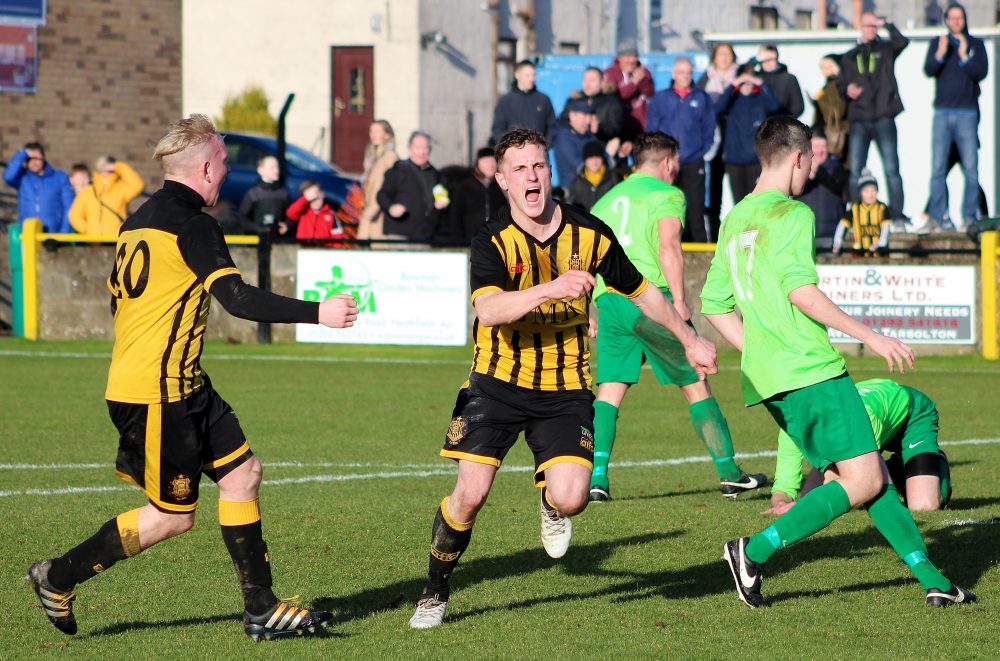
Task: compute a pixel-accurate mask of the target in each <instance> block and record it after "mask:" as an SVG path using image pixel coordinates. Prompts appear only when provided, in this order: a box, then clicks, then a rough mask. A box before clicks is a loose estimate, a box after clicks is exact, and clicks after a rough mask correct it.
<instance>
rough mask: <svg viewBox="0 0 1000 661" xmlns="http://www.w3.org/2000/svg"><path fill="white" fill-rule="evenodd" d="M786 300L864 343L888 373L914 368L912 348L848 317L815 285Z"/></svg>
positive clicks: (804, 286) (790, 293) (807, 314)
mask: <svg viewBox="0 0 1000 661" xmlns="http://www.w3.org/2000/svg"><path fill="white" fill-rule="evenodd" d="M788 300H789V301H791V302H792V305H794V306H795V307H797V308H798V309H799V310H801V311H802V313H803V314H805V315H806V316H808V317H809V318H811V319H815V320H816V321H818V322H819V323H821V324H823V325H825V326H827V327H829V328H835V329H836V330H839V331H840V332H841V333H844V334H846V335H850V336H851V337H853V338H854V339H856V340H860V341H861V342H863V343H864V345H865V346H866V347H868V349H869V350H870V351H873V352H875V353H876V354H878V355H879V356H882V357H883V358H884V359H885V362H886V365H888V367H889V372H890V373H891V372H894V371H895V370H896V369H899V371H900V372H905V371H906V367H907V366H909V367H910V368H912V367H913V361H914V355H913V349H911V348H910V347H908V346H907V345H905V344H903V343H902V342H900V341H899V340H897V339H894V338H891V337H886V336H885V335H880V334H879V333H876V332H875V331H873V330H872V329H871V328H868V326H865V325H864V324H862V323H861V322H860V321H858V320H856V319H854V318H852V317H850V316H848V314H847V313H846V312H844V311H843V310H841V309H840V308H839V307H837V305H836V304H835V303H834V302H833V301H831V300H830V299H829V298H827V296H826V294H824V293H823V292H822V291H820V289H819V287H817V286H816V285H803V286H802V287H799V288H797V289H794V290H792V291H791V292H789V294H788Z"/></svg>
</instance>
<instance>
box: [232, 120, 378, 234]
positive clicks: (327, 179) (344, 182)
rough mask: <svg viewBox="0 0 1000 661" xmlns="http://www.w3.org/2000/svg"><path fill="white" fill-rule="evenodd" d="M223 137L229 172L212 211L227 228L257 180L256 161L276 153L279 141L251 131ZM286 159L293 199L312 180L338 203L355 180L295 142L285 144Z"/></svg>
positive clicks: (287, 175) (290, 191) (288, 181)
mask: <svg viewBox="0 0 1000 661" xmlns="http://www.w3.org/2000/svg"><path fill="white" fill-rule="evenodd" d="M224 137H225V141H226V147H227V148H228V149H229V162H228V164H229V175H228V176H227V177H226V181H225V182H224V183H223V184H222V191H221V192H220V193H219V205H217V208H216V209H215V210H213V211H214V215H215V216H216V217H217V218H219V221H220V222H222V223H223V226H224V227H226V226H228V225H230V224H231V223H232V222H233V221H235V218H234V216H235V210H236V209H237V208H239V206H240V201H241V200H242V199H243V195H244V194H245V193H246V192H247V191H248V190H250V189H251V188H253V186H254V184H256V183H257V161H258V160H260V158H261V157H263V156H277V155H278V141H277V140H275V139H274V138H272V137H269V136H263V135H253V134H250V133H225V134H224ZM285 162H286V165H287V174H286V176H285V187H286V188H287V189H288V195H289V197H290V198H291V199H292V200H294V199H296V198H297V197H298V196H299V185H300V184H302V182H303V181H306V180H312V181H315V182H317V183H318V184H319V185H320V187H321V188H322V189H323V194H324V195H325V196H326V197H327V199H328V200H329V201H330V202H331V203H332V204H335V205H339V204H342V203H343V201H344V199H345V198H346V197H347V191H348V189H349V188H350V187H351V185H352V184H355V183H358V182H357V180H356V179H353V178H351V177H347V176H344V175H342V174H341V173H340V172H339V171H337V169H336V168H334V167H333V166H332V165H330V164H329V163H327V162H326V161H324V160H323V159H321V158H319V157H318V156H314V155H313V154H311V153H309V152H308V151H306V150H305V149H303V148H302V147H299V146H297V145H293V144H290V143H286V145H285Z"/></svg>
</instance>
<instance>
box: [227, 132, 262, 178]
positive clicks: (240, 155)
mask: <svg viewBox="0 0 1000 661" xmlns="http://www.w3.org/2000/svg"><path fill="white" fill-rule="evenodd" d="M226 148H227V149H228V150H229V167H231V168H239V169H243V170H255V169H257V161H258V160H259V159H261V158H263V157H264V156H267V152H265V151H264V150H263V149H261V148H260V147H257V146H256V145H251V144H249V143H246V142H240V141H237V140H234V139H232V138H229V139H228V140H226Z"/></svg>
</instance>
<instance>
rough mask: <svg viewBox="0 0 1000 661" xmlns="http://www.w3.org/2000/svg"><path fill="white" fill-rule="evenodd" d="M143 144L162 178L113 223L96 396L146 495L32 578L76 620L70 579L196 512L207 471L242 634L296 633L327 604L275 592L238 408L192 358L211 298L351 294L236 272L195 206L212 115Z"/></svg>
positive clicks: (249, 307)
mask: <svg viewBox="0 0 1000 661" xmlns="http://www.w3.org/2000/svg"><path fill="white" fill-rule="evenodd" d="M153 156H154V158H155V159H157V160H159V161H160V162H161V164H162V165H163V170H164V180H165V181H164V184H163V188H162V189H160V190H159V191H157V192H156V193H155V194H153V196H152V197H151V198H150V199H149V200H148V201H147V202H146V203H145V204H143V205H142V207H140V208H139V209H138V210H137V211H136V212H135V213H134V214H132V216H130V217H129V219H128V220H127V221H126V222H125V224H124V225H122V228H121V233H120V234H119V237H118V243H117V246H116V250H115V264H114V267H113V269H112V271H111V276H110V277H109V278H108V288H109V289H110V290H111V295H112V302H111V304H112V310H113V312H114V317H115V346H114V350H113V353H112V358H111V369H110V371H109V374H108V386H107V390H106V393H105V398H106V399H107V402H108V411H109V412H110V414H111V420H112V421H113V422H114V424H115V427H117V429H118V431H119V434H120V441H119V447H118V458H117V461H116V462H115V467H116V471H115V472H116V474H117V475H118V476H119V477H121V478H123V479H125V480H127V481H128V482H130V483H132V484H135V485H136V486H138V487H139V488H141V489H142V490H143V491H144V492H145V495H146V497H147V498H148V499H149V503H148V504H147V505H145V506H143V507H140V508H137V509H133V510H131V511H128V512H125V513H123V514H119V515H118V516H117V517H115V518H113V519H111V520H109V521H108V522H107V523H105V524H104V525H103V526H102V527H101V528H100V530H98V531H97V533H96V534H95V535H94V536H92V537H90V538H89V539H87V540H85V541H84V542H83V543H81V544H79V545H78V546H76V547H74V548H72V549H71V550H69V551H68V552H67V553H66V554H65V555H63V556H61V557H58V558H54V559H51V560H43V561H40V562H36V563H35V564H33V565H32V566H31V568H30V569H29V570H28V578H29V579H30V581H31V585H32V587H33V588H34V590H35V593H36V594H37V595H38V597H39V599H40V600H41V602H42V607H43V608H44V610H45V613H46V615H47V616H48V618H49V620H50V621H51V622H52V624H53V625H54V626H55V627H56V628H57V629H59V630H60V631H62V632H63V633H66V634H70V635H72V634H75V633H76V630H77V625H76V619H75V617H74V616H73V601H74V599H75V598H76V592H75V587H76V585H77V584H79V583H82V582H84V581H86V580H87V579H89V578H91V577H93V576H95V575H96V574H98V573H100V572H103V571H105V570H107V569H108V568H110V567H111V566H112V565H113V564H115V563H116V562H118V561H119V560H124V559H125V558H129V557H132V556H134V555H136V554H138V553H139V552H140V551H143V550H145V549H147V548H149V547H150V546H152V545H154V544H157V543H158V542H161V541H163V540H165V539H169V538H170V537H174V536H176V535H179V534H181V533H184V532H186V531H188V530H189V529H190V528H191V526H192V525H193V524H194V515H195V508H196V507H197V505H198V485H199V482H200V480H201V476H202V475H203V474H204V475H206V476H208V477H209V478H210V479H212V480H213V481H215V482H216V483H217V484H218V486H219V523H220V525H221V528H222V537H223V539H224V540H225V543H226V547H227V549H228V550H229V554H230V556H231V557H232V559H233V563H234V564H235V566H236V574H237V577H238V579H239V582H240V587H241V589H242V591H243V596H244V601H245V606H246V610H245V613H244V628H245V630H246V632H247V634H249V635H250V636H251V637H253V638H254V639H258V638H260V637H262V636H263V637H265V638H271V637H273V636H276V635H284V634H300V633H303V632H305V631H312V630H314V629H315V628H316V627H321V626H326V625H327V624H329V622H330V621H331V620H332V616H331V614H330V613H328V612H325V611H310V610H308V609H305V608H298V607H296V606H294V605H292V604H289V603H286V602H282V601H279V600H278V598H277V597H275V595H274V592H273V591H272V590H271V568H270V564H269V558H268V553H267V544H266V543H265V542H264V538H263V533H262V530H261V522H260V507H259V504H258V500H257V494H258V487H259V486H260V480H261V464H260V461H259V460H258V459H257V457H255V456H254V454H253V452H251V450H250V446H249V445H248V444H247V440H246V437H245V436H244V435H243V430H242V429H241V428H240V424H239V421H238V420H237V419H236V415H235V414H234V413H233V410H232V409H231V408H230V407H229V405H228V404H227V403H226V402H225V401H224V400H223V399H222V398H221V397H220V396H219V395H218V394H217V393H216V392H215V390H214V389H213V388H212V383H211V381H210V380H209V378H208V375H207V374H205V372H204V370H202V368H201V365H200V358H201V350H202V341H203V337H204V333H205V325H206V323H207V321H208V310H209V303H210V302H211V301H210V298H209V294H211V295H212V296H214V297H215V298H216V299H217V300H218V301H219V302H220V303H221V304H222V306H223V307H224V308H225V309H226V310H227V311H228V312H229V313H230V314H233V315H235V316H237V317H241V318H244V319H250V320H255V321H263V322H276V323H313V324H315V323H321V324H323V325H325V326H329V327H332V328H344V327H347V326H351V325H353V322H354V320H355V319H357V313H358V307H357V303H356V302H355V300H354V299H353V297H351V296H338V297H334V298H331V299H328V300H326V301H324V302H323V303H309V302H305V301H299V300H296V299H292V298H286V297H284V296H278V295H276V294H272V293H269V292H266V291H263V290H261V289H258V288H256V287H251V286H249V285H247V284H246V283H244V282H243V279H242V278H241V277H240V272H239V270H238V269H237V268H236V265H235V264H234V263H233V260H232V257H231V256H230V254H229V249H228V248H227V247H226V242H225V237H224V236H223V234H222V230H221V229H220V228H219V225H218V223H217V222H216V221H215V219H213V218H212V217H211V216H209V215H207V214H205V213H204V212H203V211H202V207H204V206H211V205H214V204H215V203H216V202H217V201H218V197H219V190H220V188H221V187H222V182H223V180H224V179H225V177H226V173H227V166H226V146H225V144H224V142H223V139H222V137H221V136H220V135H219V133H218V132H217V131H216V129H215V127H214V126H213V125H212V122H211V121H210V120H209V119H208V118H207V117H205V116H204V115H192V116H191V117H189V118H187V119H183V120H180V121H177V122H175V123H173V124H171V125H170V127H169V128H168V130H167V132H166V134H165V135H164V136H163V138H162V139H161V140H160V141H159V143H158V144H157V146H156V148H155V150H154V152H153Z"/></svg>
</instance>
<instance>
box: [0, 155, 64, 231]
mask: <svg viewBox="0 0 1000 661" xmlns="http://www.w3.org/2000/svg"><path fill="white" fill-rule="evenodd" d="M3 180H4V181H5V182H7V185H8V186H10V187H11V188H16V189H17V217H18V220H19V221H20V222H21V223H24V221H25V220H27V219H28V218H38V219H39V220H41V221H42V230H43V231H45V232H53V233H70V232H72V231H73V228H72V226H71V225H70V224H69V208H70V207H71V206H72V205H73V198H74V197H76V193H75V192H74V191H73V186H72V185H71V184H70V183H69V177H68V176H67V175H66V173H65V172H63V171H62V170H56V169H55V168H53V167H52V166H51V165H49V164H48V163H47V162H46V161H45V149H44V148H43V147H42V145H40V144H39V143H37V142H29V143H28V144H26V145H25V146H24V149H22V150H20V151H18V152H17V153H16V154H14V156H13V157H12V158H11V159H10V162H9V163H7V169H6V170H4V172H3Z"/></svg>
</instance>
